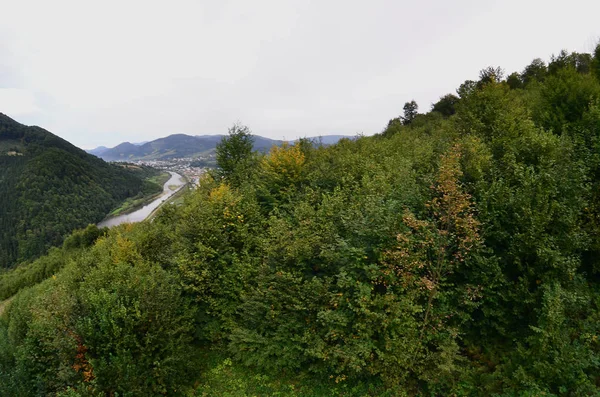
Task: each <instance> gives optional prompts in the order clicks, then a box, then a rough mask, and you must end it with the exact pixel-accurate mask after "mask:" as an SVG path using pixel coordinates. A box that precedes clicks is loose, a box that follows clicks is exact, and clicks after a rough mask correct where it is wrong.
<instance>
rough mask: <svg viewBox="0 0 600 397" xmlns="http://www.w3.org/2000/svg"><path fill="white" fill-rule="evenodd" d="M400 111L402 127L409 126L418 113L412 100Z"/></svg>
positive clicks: (417, 108)
mask: <svg viewBox="0 0 600 397" xmlns="http://www.w3.org/2000/svg"><path fill="white" fill-rule="evenodd" d="M402 109H403V110H404V116H402V124H404V125H408V124H410V123H411V122H412V121H413V120H414V119H415V117H416V116H417V114H418V113H419V105H417V102H415V101H414V100H413V101H410V102H406V103H405V104H404V107H402Z"/></svg>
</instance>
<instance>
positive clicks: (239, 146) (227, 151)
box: [216, 124, 254, 185]
mask: <svg viewBox="0 0 600 397" xmlns="http://www.w3.org/2000/svg"><path fill="white" fill-rule="evenodd" d="M253 141H254V140H253V138H252V133H251V132H250V129H249V128H248V127H246V126H243V125H239V124H234V125H233V127H231V128H230V129H229V136H225V137H223V138H222V139H221V142H219V144H218V145H217V148H216V157H217V167H218V170H217V175H218V176H219V177H222V178H226V179H228V181H229V183H232V184H234V185H238V184H239V183H241V181H242V180H243V179H244V177H245V175H246V173H247V171H248V167H249V166H251V161H252V145H253Z"/></svg>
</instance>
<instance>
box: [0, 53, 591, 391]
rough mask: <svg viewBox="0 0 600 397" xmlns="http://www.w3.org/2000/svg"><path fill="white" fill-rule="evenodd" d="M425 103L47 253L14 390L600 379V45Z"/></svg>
mask: <svg viewBox="0 0 600 397" xmlns="http://www.w3.org/2000/svg"><path fill="white" fill-rule="evenodd" d="M415 105H416V104H413V103H411V102H409V103H407V105H405V108H404V110H405V112H404V113H403V114H402V115H400V117H398V118H396V119H392V120H391V121H390V122H389V123H388V126H387V127H386V128H385V130H384V131H383V132H382V133H381V134H379V135H376V136H374V137H361V138H358V139H356V140H347V139H344V140H341V141H340V142H339V143H337V144H336V145H333V146H327V147H326V146H318V147H317V146H315V145H313V144H311V143H310V142H307V141H299V142H297V143H296V144H294V145H282V146H280V147H273V148H272V149H271V150H270V152H269V153H268V154H265V155H261V154H257V153H255V152H252V150H251V144H250V143H251V138H250V137H249V136H248V135H247V130H246V129H245V128H239V127H236V128H234V129H233V130H232V134H231V135H230V137H229V138H228V140H227V141H226V142H225V143H224V144H222V145H221V146H219V149H218V152H219V153H218V154H219V156H218V157H217V158H219V159H220V160H219V165H221V167H220V169H218V170H217V171H215V172H214V173H213V174H212V175H207V176H206V177H205V178H204V179H202V180H201V182H200V186H199V187H198V189H197V190H196V191H194V192H193V193H192V194H190V195H189V197H188V198H187V200H186V201H185V203H184V204H183V205H181V206H179V207H177V206H167V207H166V208H164V210H163V211H162V212H160V213H159V214H158V216H157V217H156V218H155V219H154V221H153V222H151V223H147V222H145V223H141V224H136V225H126V226H121V227H117V228H114V229H111V230H110V231H109V232H108V234H107V235H105V236H101V237H99V238H98V240H97V241H96V243H95V244H94V245H92V246H91V247H90V248H83V246H82V245H79V246H77V247H76V248H69V247H67V246H65V247H64V248H63V249H62V250H60V251H59V250H56V251H53V252H52V255H51V256H50V257H47V258H42V259H40V260H39V262H38V265H37V266H38V267H39V269H44V268H46V267H52V268H54V269H60V268H62V270H60V271H58V270H57V271H56V273H55V277H51V278H48V279H47V280H46V281H44V282H42V283H40V284H38V285H36V286H34V287H31V288H24V289H22V290H21V291H20V292H18V293H17V294H16V295H15V296H14V298H13V299H12V301H10V303H8V304H7V305H6V307H5V309H4V314H3V315H2V317H0V394H3V395H32V394H33V395H57V394H58V395H84V396H85V395H116V394H117V393H118V394H119V395H197V396H202V395H285V396H302V395H311V396H313V395H344V396H364V395H374V396H375V395H382V396H438V395H442V396H445V395H449V396H451V395H454V396H481V395H490V396H541V395H544V396H586V395H598V394H599V393H600V46H598V48H597V50H596V52H595V54H594V55H590V54H568V53H561V54H559V55H558V56H555V57H553V58H552V61H551V62H550V63H549V64H548V65H547V64H545V63H544V62H542V61H540V60H536V61H534V62H533V63H532V64H531V65H529V66H527V67H525V69H524V70H523V71H522V72H519V73H515V74H512V75H509V76H508V77H507V78H505V77H504V76H503V73H502V71H501V70H500V69H498V68H487V69H484V70H482V72H481V75H480V78H479V79H478V80H477V81H466V82H465V83H464V84H463V85H461V87H459V88H458V90H457V95H454V94H448V95H445V96H443V97H442V98H441V100H440V101H439V102H438V103H436V104H434V106H433V110H432V111H431V112H428V113H427V114H419V113H418V112H417V111H416V110H417V109H416V106H415ZM382 124H385V121H382ZM92 232H93V230H90V231H89V233H92ZM82 233H83V232H82ZM84 234H85V233H84ZM93 235H95V236H96V235H97V234H93ZM66 245H67V244H66ZM77 250H79V251H77ZM26 270H27V269H23V270H22V271H23V274H25V273H27V271H26ZM40 271H42V270H40ZM31 276H32V275H29V276H27V277H31ZM18 277H19V275H18V274H16V273H15V276H14V280H17V279H18ZM15 282H16V281H15ZM0 285H1V283H0ZM24 285H26V284H24ZM4 296H8V295H4ZM215 354H216V355H217V356H218V357H219V359H218V360H216V361H215V360H209V359H207V357H208V358H210V357H214V355H215ZM245 374H251V375H249V376H245ZM61 393H62V394H61ZM67 393H69V394H67Z"/></svg>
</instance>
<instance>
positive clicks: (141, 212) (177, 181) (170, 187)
mask: <svg viewBox="0 0 600 397" xmlns="http://www.w3.org/2000/svg"><path fill="white" fill-rule="evenodd" d="M169 175H170V178H169V180H168V181H166V182H165V183H164V185H163V192H162V193H161V194H160V195H159V196H157V197H156V198H155V199H154V200H153V201H152V202H150V203H149V204H147V205H144V206H143V207H142V208H139V209H137V210H136V211H133V212H130V213H127V214H121V215H119V216H114V217H109V218H107V219H105V220H103V221H102V222H100V223H99V224H98V227H112V226H117V225H120V224H122V223H135V222H141V221H143V220H145V219H146V218H148V217H149V216H150V215H151V214H152V213H153V212H154V211H155V210H156V209H157V208H158V207H160V206H161V205H162V204H163V202H165V201H166V200H167V199H169V198H170V197H171V196H173V195H174V194H175V193H177V192H178V191H179V190H181V188H182V187H184V186H185V185H187V180H186V179H185V178H184V177H182V176H181V175H179V174H177V173H175V172H172V171H169Z"/></svg>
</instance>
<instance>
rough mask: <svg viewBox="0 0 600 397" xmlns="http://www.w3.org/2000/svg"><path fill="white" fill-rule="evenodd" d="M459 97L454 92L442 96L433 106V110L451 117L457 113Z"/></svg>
mask: <svg viewBox="0 0 600 397" xmlns="http://www.w3.org/2000/svg"><path fill="white" fill-rule="evenodd" d="M458 101H459V98H458V97H457V96H456V95H453V94H447V95H444V96H443V97H441V98H440V100H439V101H437V102H436V103H434V104H433V105H432V107H431V111H432V112H439V113H441V114H442V115H443V116H444V117H450V116H452V115H453V114H454V113H456V104H457V103H458Z"/></svg>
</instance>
